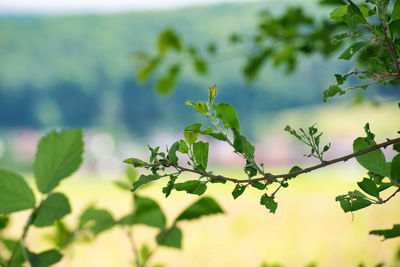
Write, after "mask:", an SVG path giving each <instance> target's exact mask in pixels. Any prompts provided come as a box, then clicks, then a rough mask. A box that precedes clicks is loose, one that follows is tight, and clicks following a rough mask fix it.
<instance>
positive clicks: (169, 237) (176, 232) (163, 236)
mask: <svg viewBox="0 0 400 267" xmlns="http://www.w3.org/2000/svg"><path fill="white" fill-rule="evenodd" d="M156 240H157V243H158V244H159V245H161V246H166V247H171V248H181V247H182V231H181V230H180V229H179V228H178V227H177V226H172V227H171V228H169V229H163V230H161V232H160V233H158V235H157V237H156Z"/></svg>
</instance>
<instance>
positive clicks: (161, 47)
mask: <svg viewBox="0 0 400 267" xmlns="http://www.w3.org/2000/svg"><path fill="white" fill-rule="evenodd" d="M169 49H173V50H176V51H180V50H181V49H182V44H181V40H180V39H179V36H178V34H177V33H176V32H175V31H174V30H172V29H170V28H166V29H165V30H164V31H162V32H161V33H160V35H159V36H158V51H160V52H161V53H165V52H166V51H167V50H169Z"/></svg>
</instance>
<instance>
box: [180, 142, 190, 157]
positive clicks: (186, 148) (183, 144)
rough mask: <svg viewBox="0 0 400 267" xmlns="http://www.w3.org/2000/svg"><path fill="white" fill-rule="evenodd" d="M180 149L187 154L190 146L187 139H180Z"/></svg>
mask: <svg viewBox="0 0 400 267" xmlns="http://www.w3.org/2000/svg"><path fill="white" fill-rule="evenodd" d="M178 151H179V152H181V153H183V154H187V153H188V151H189V148H188V146H187V144H186V142H185V141H183V140H180V141H179V148H178Z"/></svg>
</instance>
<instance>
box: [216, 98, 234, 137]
mask: <svg viewBox="0 0 400 267" xmlns="http://www.w3.org/2000/svg"><path fill="white" fill-rule="evenodd" d="M213 108H214V111H215V115H216V117H217V118H218V119H221V121H222V123H223V124H224V127H225V128H226V129H236V130H237V131H238V132H240V126H239V120H238V117H237V114H236V111H235V108H234V107H233V106H232V105H231V104H229V103H219V104H214V105H213Z"/></svg>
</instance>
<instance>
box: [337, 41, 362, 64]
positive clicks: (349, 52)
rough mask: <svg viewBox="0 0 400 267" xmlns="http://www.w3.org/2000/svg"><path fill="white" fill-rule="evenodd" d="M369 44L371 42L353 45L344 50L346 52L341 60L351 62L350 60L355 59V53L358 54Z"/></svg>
mask: <svg viewBox="0 0 400 267" xmlns="http://www.w3.org/2000/svg"><path fill="white" fill-rule="evenodd" d="M368 44H369V42H366V41H362V42H357V43H353V44H352V45H350V46H349V47H348V48H347V49H346V50H344V52H343V53H342V54H341V55H340V57H339V59H344V60H349V59H350V58H352V57H353V55H354V54H355V53H357V51H358V50H360V49H361V48H363V47H365V46H367V45H368Z"/></svg>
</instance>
